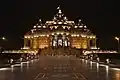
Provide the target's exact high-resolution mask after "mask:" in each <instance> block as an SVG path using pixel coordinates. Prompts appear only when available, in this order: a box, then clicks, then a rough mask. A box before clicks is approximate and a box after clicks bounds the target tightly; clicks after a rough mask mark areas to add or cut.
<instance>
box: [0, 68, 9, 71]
mask: <svg viewBox="0 0 120 80" xmlns="http://www.w3.org/2000/svg"><path fill="white" fill-rule="evenodd" d="M2 70H9V68H0V71H2Z"/></svg>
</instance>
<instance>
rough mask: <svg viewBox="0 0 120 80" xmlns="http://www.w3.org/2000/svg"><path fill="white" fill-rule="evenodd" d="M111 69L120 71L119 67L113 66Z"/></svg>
mask: <svg viewBox="0 0 120 80" xmlns="http://www.w3.org/2000/svg"><path fill="white" fill-rule="evenodd" d="M111 69H113V70H117V71H120V69H119V68H111Z"/></svg>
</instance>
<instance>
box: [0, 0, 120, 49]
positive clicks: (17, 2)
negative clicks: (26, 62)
mask: <svg viewBox="0 0 120 80" xmlns="http://www.w3.org/2000/svg"><path fill="white" fill-rule="evenodd" d="M58 5H60V6H61V8H62V10H63V12H64V14H65V15H66V16H67V18H68V20H75V21H76V20H77V18H78V17H81V18H82V20H83V22H84V23H85V24H86V25H87V26H88V28H89V29H90V30H92V32H93V33H95V34H96V35H97V38H98V41H97V43H98V45H99V46H100V47H101V48H104V49H114V48H116V47H117V41H116V40H114V36H119V35H120V22H119V21H120V9H119V6H118V5H119V3H118V2H115V0H60V1H58V0H56V1H53V0H43V1H42V0H2V1H1V2H0V36H1V37H2V36H5V37H6V38H7V41H1V42H2V43H3V42H4V43H5V44H4V45H5V46H7V47H8V48H15V47H17V48H19V47H21V46H22V45H23V39H22V38H23V35H24V34H25V33H26V32H27V31H29V30H30V29H31V28H32V27H33V25H34V24H36V23H37V22H38V19H39V17H41V18H42V19H43V21H46V20H52V18H53V16H54V14H56V12H57V10H56V8H57V6H58Z"/></svg>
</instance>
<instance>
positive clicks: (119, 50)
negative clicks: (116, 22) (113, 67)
mask: <svg viewBox="0 0 120 80" xmlns="http://www.w3.org/2000/svg"><path fill="white" fill-rule="evenodd" d="M115 39H116V40H117V41H118V52H120V49H119V40H120V38H119V37H115Z"/></svg>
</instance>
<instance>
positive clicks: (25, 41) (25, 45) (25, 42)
mask: <svg viewBox="0 0 120 80" xmlns="http://www.w3.org/2000/svg"><path fill="white" fill-rule="evenodd" d="M24 47H27V39H25V38H24Z"/></svg>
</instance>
